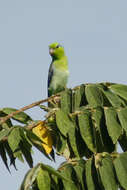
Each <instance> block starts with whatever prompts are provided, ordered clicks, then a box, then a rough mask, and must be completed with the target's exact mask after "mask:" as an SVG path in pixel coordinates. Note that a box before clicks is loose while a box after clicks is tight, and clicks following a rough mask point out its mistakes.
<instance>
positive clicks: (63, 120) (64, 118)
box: [56, 110, 74, 137]
mask: <svg viewBox="0 0 127 190" xmlns="http://www.w3.org/2000/svg"><path fill="white" fill-rule="evenodd" d="M56 123H57V127H58V129H59V130H60V132H61V133H62V134H63V135H64V136H65V137H66V136H67V132H68V131H69V129H70V128H73V127H74V126H73V123H72V121H71V120H70V118H69V116H68V115H67V114H66V113H64V112H63V111H62V110H58V111H57V112H56Z"/></svg>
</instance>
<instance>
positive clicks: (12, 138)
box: [8, 127, 22, 152]
mask: <svg viewBox="0 0 127 190" xmlns="http://www.w3.org/2000/svg"><path fill="white" fill-rule="evenodd" d="M21 139H22V137H21V135H20V128H18V127H16V128H14V129H13V130H12V131H11V133H10V134H9V136H8V143H9V146H10V148H11V149H12V151H13V152H14V151H16V150H17V149H18V148H19V143H20V141H21Z"/></svg>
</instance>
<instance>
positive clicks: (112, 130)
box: [104, 107, 122, 144]
mask: <svg viewBox="0 0 127 190" xmlns="http://www.w3.org/2000/svg"><path fill="white" fill-rule="evenodd" d="M104 112H105V118H106V125H107V129H108V133H109V136H110V137H111V138H112V141H113V143H114V144H116V142H117V140H118V138H119V136H120V135H121V134H122V128H121V125H120V124H119V122H118V118H117V113H116V111H115V109H113V108H107V107H106V108H105V109H104Z"/></svg>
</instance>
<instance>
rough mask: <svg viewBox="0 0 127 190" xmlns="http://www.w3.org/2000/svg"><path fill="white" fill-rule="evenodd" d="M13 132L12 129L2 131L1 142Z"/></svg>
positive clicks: (0, 132) (0, 134)
mask: <svg viewBox="0 0 127 190" xmlns="http://www.w3.org/2000/svg"><path fill="white" fill-rule="evenodd" d="M11 130H12V128H9V129H3V130H1V131H0V141H1V140H2V139H3V138H4V137H6V136H8V134H9V133H10V132H11Z"/></svg>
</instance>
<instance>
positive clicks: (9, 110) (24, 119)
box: [2, 108, 32, 124]
mask: <svg viewBox="0 0 127 190" xmlns="http://www.w3.org/2000/svg"><path fill="white" fill-rule="evenodd" d="M2 111H3V112H4V113H6V114H11V113H13V112H15V111H17V109H14V108H3V109H2ZM12 118H13V119H14V120H16V121H18V122H20V123H24V124H27V123H28V122H30V121H32V119H31V117H30V116H28V115H27V114H26V113H24V112H20V113H18V114H16V115H14V116H13V117H12Z"/></svg>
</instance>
